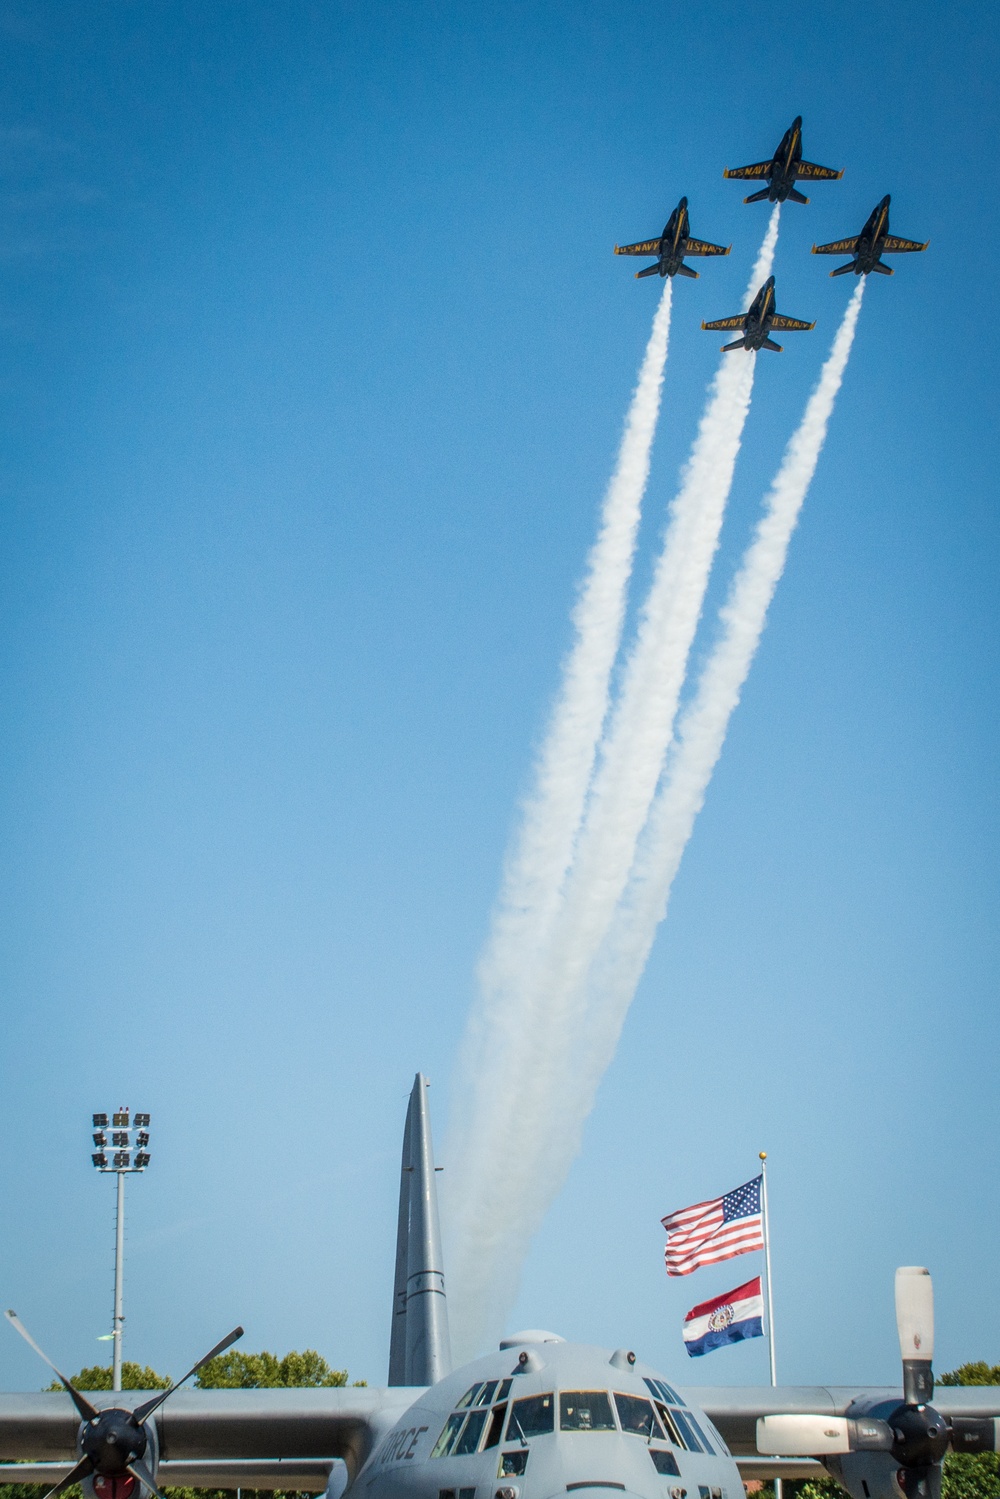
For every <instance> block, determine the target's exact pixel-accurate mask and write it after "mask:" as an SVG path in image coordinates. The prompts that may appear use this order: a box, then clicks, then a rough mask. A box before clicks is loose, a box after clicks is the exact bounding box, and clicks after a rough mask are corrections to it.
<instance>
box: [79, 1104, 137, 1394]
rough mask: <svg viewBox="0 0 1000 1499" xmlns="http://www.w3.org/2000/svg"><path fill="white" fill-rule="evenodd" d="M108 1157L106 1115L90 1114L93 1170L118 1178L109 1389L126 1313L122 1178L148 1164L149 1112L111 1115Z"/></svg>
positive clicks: (118, 1377) (118, 1372) (117, 1375)
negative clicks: (124, 1309)
mask: <svg viewBox="0 0 1000 1499" xmlns="http://www.w3.org/2000/svg"><path fill="white" fill-rule="evenodd" d="M111 1121H112V1122H111V1148H110V1159H109V1149H108V1116H107V1114H94V1115H93V1128H94V1145H95V1147H96V1149H95V1150H94V1151H93V1153H92V1154H91V1157H90V1159H91V1160H92V1161H93V1163H94V1166H95V1167H96V1169H97V1170H98V1171H100V1172H102V1173H104V1174H107V1173H109V1172H113V1173H114V1175H115V1176H116V1177H117V1178H118V1190H117V1194H116V1207H115V1309H114V1314H113V1316H112V1321H111V1338H112V1342H113V1345H114V1347H113V1352H112V1359H111V1388H112V1390H120V1389H121V1387H122V1325H123V1323H124V1321H125V1313H124V1311H123V1310H122V1289H123V1284H124V1277H125V1178H126V1176H131V1175H133V1174H136V1173H139V1172H142V1171H145V1169H146V1167H147V1166H148V1165H149V1115H148V1114H134V1115H133V1116H132V1118H131V1121H130V1119H129V1111H128V1109H127V1108H126V1107H125V1106H124V1105H123V1106H122V1108H120V1109H118V1110H117V1112H116V1113H114V1114H112V1116H111Z"/></svg>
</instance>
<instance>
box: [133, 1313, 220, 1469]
mask: <svg viewBox="0 0 1000 1499" xmlns="http://www.w3.org/2000/svg"><path fill="white" fill-rule="evenodd" d="M242 1336H243V1329H242V1327H234V1328H233V1330H232V1332H231V1333H227V1334H226V1336H225V1337H224V1338H223V1339H222V1342H221V1343H216V1345H215V1347H214V1348H210V1349H209V1350H208V1352H207V1353H206V1354H205V1356H204V1358H200V1359H199V1360H198V1362H197V1363H196V1364H194V1365H193V1366H192V1367H191V1368H190V1369H189V1370H188V1371H187V1373H186V1374H185V1376H184V1379H178V1380H175V1381H174V1383H173V1384H172V1385H171V1386H170V1388H169V1390H163V1391H162V1392H161V1393H160V1394H159V1395H155V1396H154V1397H153V1399H152V1400H147V1401H146V1403H145V1405H137V1406H136V1408H135V1410H134V1411H133V1412H132V1415H133V1416H134V1417H135V1419H136V1420H137V1421H138V1422H139V1424H140V1425H141V1424H142V1423H143V1421H147V1420H148V1419H149V1417H150V1416H151V1415H152V1414H153V1412H154V1411H155V1410H159V1408H160V1406H161V1405H162V1404H163V1402H164V1400H167V1399H169V1398H170V1396H171V1395H172V1394H173V1393H174V1391H175V1390H177V1389H180V1387H181V1385H182V1384H183V1383H184V1380H186V1379H190V1378H191V1375H192V1374H197V1372H198V1370H199V1369H200V1368H202V1367H203V1365H205V1364H207V1363H208V1361H209V1359H212V1358H215V1357H217V1355H218V1354H220V1353H225V1351H226V1349H227V1348H231V1347H232V1346H233V1344H234V1343H236V1342H238V1341H239V1339H240V1338H242ZM144 1481H145V1480H144ZM154 1492H155V1491H154Z"/></svg>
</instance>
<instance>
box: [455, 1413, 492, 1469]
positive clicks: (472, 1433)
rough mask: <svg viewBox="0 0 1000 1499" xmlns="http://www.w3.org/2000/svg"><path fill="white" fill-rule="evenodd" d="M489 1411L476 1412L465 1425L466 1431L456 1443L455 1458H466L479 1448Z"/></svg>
mask: <svg viewBox="0 0 1000 1499" xmlns="http://www.w3.org/2000/svg"><path fill="white" fill-rule="evenodd" d="M488 1415H489V1411H484V1410H474V1411H473V1412H472V1414H471V1416H470V1417H469V1419H468V1420H467V1421H466V1423H465V1430H464V1431H463V1432H462V1435H461V1436H460V1437H459V1439H458V1441H457V1442H456V1443H455V1456H456V1457H464V1456H465V1455H466V1454H467V1453H469V1452H475V1450H476V1448H477V1447H478V1446H479V1438H480V1437H481V1436H482V1434H483V1427H484V1426H485V1425H486V1417H487V1416H488Z"/></svg>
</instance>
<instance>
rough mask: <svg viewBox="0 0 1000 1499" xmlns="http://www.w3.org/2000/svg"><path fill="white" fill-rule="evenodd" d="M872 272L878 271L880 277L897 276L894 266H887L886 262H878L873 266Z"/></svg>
mask: <svg viewBox="0 0 1000 1499" xmlns="http://www.w3.org/2000/svg"><path fill="white" fill-rule="evenodd" d="M872 270H873V271H878V273H879V275H881V276H892V275H894V274H895V272H894V271H893V269H892V266H891V265H886V263H885V261H884V260H876V262H875V264H874V265H873V266H872Z"/></svg>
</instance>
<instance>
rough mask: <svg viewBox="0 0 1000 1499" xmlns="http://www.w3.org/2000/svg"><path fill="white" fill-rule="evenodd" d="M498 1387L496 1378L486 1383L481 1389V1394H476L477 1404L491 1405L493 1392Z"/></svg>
mask: <svg viewBox="0 0 1000 1499" xmlns="http://www.w3.org/2000/svg"><path fill="white" fill-rule="evenodd" d="M496 1387H497V1381H496V1380H495V1379H493V1380H491V1381H490V1383H489V1384H484V1385H483V1387H482V1389H481V1390H480V1391H479V1394H478V1395H477V1396H476V1400H475V1403H476V1405H489V1403H490V1401H491V1400H492V1399H493V1393H494V1391H495V1390H496Z"/></svg>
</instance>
